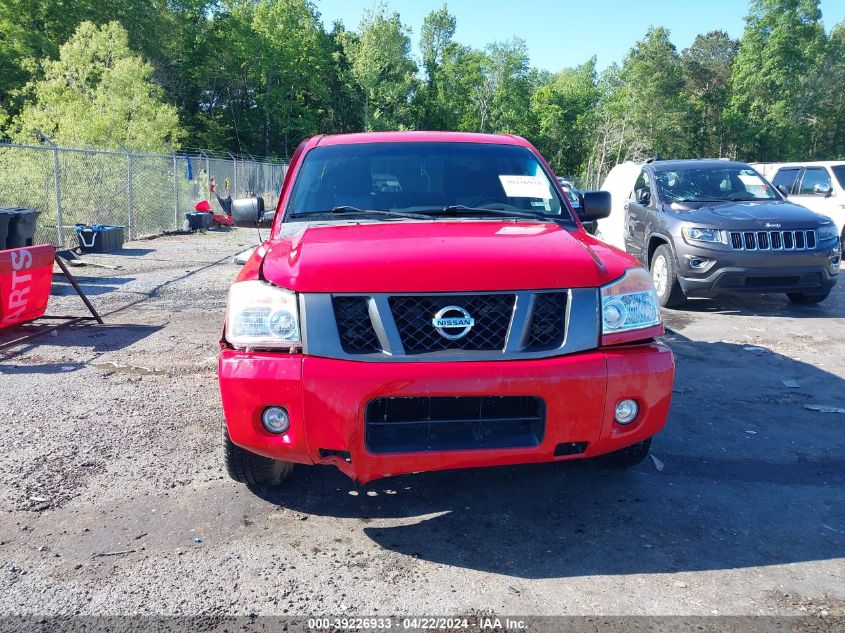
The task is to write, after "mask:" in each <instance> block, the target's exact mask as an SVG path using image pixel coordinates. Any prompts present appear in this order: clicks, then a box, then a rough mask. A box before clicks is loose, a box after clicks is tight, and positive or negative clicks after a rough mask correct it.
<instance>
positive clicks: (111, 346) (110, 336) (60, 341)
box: [0, 321, 163, 394]
mask: <svg viewBox="0 0 845 633" xmlns="http://www.w3.org/2000/svg"><path fill="white" fill-rule="evenodd" d="M52 325H56V323H55V322H43V321H38V322H35V323H27V324H24V325H20V326H18V327H12V328H8V329H5V330H2V331H0V344H2V343H3V342H5V341H10V340H13V339H17V338H18V337H21V336H24V335H26V334H31V333H35V332H36V331H38V330H39V329H40V328H43V327H49V326H52ZM162 327H163V326H160V325H120V324H114V323H109V324H106V325H99V324H97V323H94V322H93V321H91V322H87V323H83V324H78V325H70V326H66V327H62V328H61V329H60V330H58V332H57V334H56V336H50V335H49V334H48V335H44V336H39V337H38V338H34V339H32V340H30V341H27V342H25V343H21V344H20V345H16V346H14V347H12V348H10V349H7V350H3V351H0V374H4V373H6V374H10V373H45V374H53V373H63V372H66V371H71V370H69V369H62V368H63V367H70V366H73V365H75V364H76V365H79V367H77V369H80V368H81V367H82V364H80V363H74V362H73V361H70V362H66V363H64V362H63V363H43V364H42V363H39V362H37V359H36V362H34V363H33V362H29V361H30V360H31V359H29V360H28V361H27V362H24V361H23V360H18V361H16V362H12V360H11V359H14V357H15V356H20V355H22V354H23V353H24V352H27V351H31V350H32V349H33V348H36V347H38V345H41V344H44V345H56V346H61V347H66V348H69V349H72V350H79V352H80V354H79V356H80V358H81V357H86V358H87V357H88V356H89V354H90V353H91V352H94V353H96V354H100V353H103V352H114V351H119V350H122V349H124V348H126V347H129V346H131V345H134V344H135V343H137V342H138V341H140V340H142V339H145V338H147V337H148V336H150V335H151V334H154V333H155V332H158V331H159V330H160V329H161V328H162ZM89 360H90V359H89ZM1 389H2V388H0V394H2V390H1Z"/></svg>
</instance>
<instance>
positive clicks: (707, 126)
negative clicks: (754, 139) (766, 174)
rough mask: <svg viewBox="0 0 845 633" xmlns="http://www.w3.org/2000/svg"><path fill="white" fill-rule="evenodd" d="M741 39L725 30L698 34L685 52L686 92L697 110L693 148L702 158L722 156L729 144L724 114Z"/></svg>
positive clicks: (692, 140) (692, 137) (682, 57)
mask: <svg viewBox="0 0 845 633" xmlns="http://www.w3.org/2000/svg"><path fill="white" fill-rule="evenodd" d="M738 49H739V42H737V41H736V40H734V39H732V38H731V37H730V36H729V35H728V34H727V33H725V32H724V31H710V32H709V33H705V34H704V35H698V36H696V38H695V41H693V43H692V46H690V47H689V48H687V49H685V50H684V51H683V53H681V66H682V67H683V71H684V83H685V90H686V93H687V94H688V95H689V99H690V108H691V111H692V113H694V115H695V118H694V119H692V120H691V122H692V121H694V125H693V126H691V128H690V129H689V134H690V136H691V139H690V140H691V143H690V147H691V149H695V151H696V154H697V155H698V156H699V157H704V156H722V154H723V153H724V152H725V150H726V147H727V138H726V130H725V126H724V123H723V120H722V119H723V113H724V111H725V109H726V108H727V106H728V103H729V102H730V98H731V72H732V70H733V64H734V60H735V59H736V54H737V50H738Z"/></svg>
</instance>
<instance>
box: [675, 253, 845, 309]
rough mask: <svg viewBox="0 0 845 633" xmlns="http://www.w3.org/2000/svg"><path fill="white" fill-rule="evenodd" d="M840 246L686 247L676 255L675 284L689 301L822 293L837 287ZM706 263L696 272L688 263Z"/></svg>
mask: <svg viewBox="0 0 845 633" xmlns="http://www.w3.org/2000/svg"><path fill="white" fill-rule="evenodd" d="M839 257H840V251H839V245H838V244H837V245H836V246H835V247H833V248H827V249H816V250H806V251H793V252H788V251H772V250H760V251H725V250H716V249H709V248H703V247H701V248H700V247H690V246H688V245H685V246H684V248H683V250H682V251H681V252H679V253H678V265H679V275H678V281H679V282H680V284H681V288H682V289H683V291H684V294H686V295H687V296H688V297H712V296H715V295H719V294H742V293H749V292H750V293H769V292H777V293H783V292H806V293H822V292H825V291H828V290H830V289H831V288H833V287H834V286H835V285H836V280H837V276H838V273H839ZM696 259H707V260H709V262H710V263H709V264H708V265H707V266H705V267H704V268H703V269H700V270H696V269H694V268H693V267H692V266H691V262H693V261H695V260H696Z"/></svg>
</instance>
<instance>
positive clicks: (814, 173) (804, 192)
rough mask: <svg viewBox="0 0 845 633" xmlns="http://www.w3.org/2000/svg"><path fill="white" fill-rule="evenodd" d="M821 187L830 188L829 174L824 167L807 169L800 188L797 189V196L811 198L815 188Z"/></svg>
mask: <svg viewBox="0 0 845 633" xmlns="http://www.w3.org/2000/svg"><path fill="white" fill-rule="evenodd" d="M816 185H822V186H823V187H830V174H829V173H827V170H826V169H825V168H824V167H807V168H806V169H805V170H804V176H803V177H802V178H801V187H800V188H799V189H798V195H799V196H812V195H813V194H815V190H814V189H815V186H816Z"/></svg>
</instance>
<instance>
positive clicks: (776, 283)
mask: <svg viewBox="0 0 845 633" xmlns="http://www.w3.org/2000/svg"><path fill="white" fill-rule="evenodd" d="M800 279H801V278H800V277H746V279H745V285H746V286H749V287H751V288H779V287H781V286H795V285H797V284H798V281H799V280H800Z"/></svg>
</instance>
